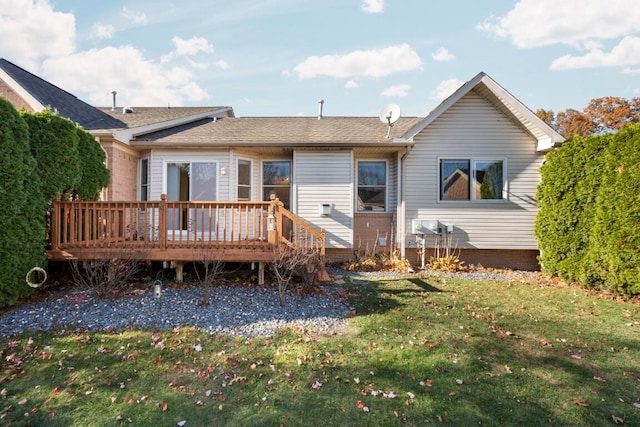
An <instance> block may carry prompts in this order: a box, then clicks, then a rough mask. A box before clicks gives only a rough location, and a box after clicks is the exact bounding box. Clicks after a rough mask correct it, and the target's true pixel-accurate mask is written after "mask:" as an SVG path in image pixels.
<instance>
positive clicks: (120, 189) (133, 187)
mask: <svg viewBox="0 0 640 427" xmlns="http://www.w3.org/2000/svg"><path fill="white" fill-rule="evenodd" d="M105 152H106V153H107V167H108V168H109V170H110V171H111V182H110V183H109V187H108V188H107V191H106V200H109V201H118V200H137V198H138V191H137V186H138V172H137V171H138V159H139V157H138V156H137V155H134V154H131V153H128V152H126V151H124V150H120V149H118V148H117V147H114V146H108V147H106V148H105Z"/></svg>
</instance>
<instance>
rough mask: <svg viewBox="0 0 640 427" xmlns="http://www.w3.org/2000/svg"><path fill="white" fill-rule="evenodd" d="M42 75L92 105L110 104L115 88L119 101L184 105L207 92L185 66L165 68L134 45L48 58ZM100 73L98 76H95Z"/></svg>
mask: <svg viewBox="0 0 640 427" xmlns="http://www.w3.org/2000/svg"><path fill="white" fill-rule="evenodd" d="M43 73H44V77H45V78H46V79H47V80H49V81H51V82H52V83H54V84H56V85H58V86H60V87H62V88H64V89H65V90H67V91H69V92H71V93H74V94H76V95H77V96H78V97H80V98H81V99H83V100H84V101H86V102H88V103H89V104H92V105H109V104H110V101H109V98H108V96H107V95H108V94H110V92H111V91H112V90H116V91H117V92H118V100H119V104H120V105H132V106H136V105H137V106H141V105H144V106H153V105H156V106H157V105H168V104H170V105H175V106H179V105H183V104H184V103H185V101H201V100H203V99H205V98H206V96H207V95H206V92H205V91H204V90H203V89H202V88H200V87H199V86H198V85H197V84H196V83H194V82H193V80H194V78H193V74H192V72H191V71H190V70H188V69H186V68H184V67H173V68H171V69H166V68H164V67H163V66H162V65H161V64H160V63H157V62H154V61H151V60H148V59H146V58H144V56H143V54H142V52H140V51H139V50H138V49H136V48H135V47H133V46H121V47H105V48H103V49H91V50H88V51H84V52H78V53H75V54H72V55H69V56H58V57H55V58H49V59H47V60H45V61H44V62H43ZM96 76H100V78H96Z"/></svg>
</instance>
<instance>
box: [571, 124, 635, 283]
mask: <svg viewBox="0 0 640 427" xmlns="http://www.w3.org/2000/svg"><path fill="white" fill-rule="evenodd" d="M603 163H604V164H603V167H602V174H601V182H602V183H601V185H600V189H599V191H598V199H597V200H598V202H597V204H596V205H597V208H596V212H595V216H594V218H593V226H592V228H591V245H590V250H589V252H588V254H587V257H586V263H587V265H588V268H586V269H584V270H583V272H582V280H583V282H585V283H591V284H594V285H601V286H603V287H604V288H606V289H609V290H611V291H613V292H616V293H623V294H640V126H638V125H634V126H628V127H625V128H623V129H622V130H621V131H620V132H618V134H617V135H616V137H615V138H613V139H612V140H611V144H610V145H609V146H608V149H607V151H606V153H605V156H604V162H603Z"/></svg>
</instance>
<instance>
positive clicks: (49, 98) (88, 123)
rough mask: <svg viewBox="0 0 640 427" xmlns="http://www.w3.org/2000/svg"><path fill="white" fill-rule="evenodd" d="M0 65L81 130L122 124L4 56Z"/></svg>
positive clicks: (35, 95) (113, 127)
mask: <svg viewBox="0 0 640 427" xmlns="http://www.w3.org/2000/svg"><path fill="white" fill-rule="evenodd" d="M0 68H2V70H3V71H4V72H5V73H7V74H8V75H9V76H11V78H12V79H13V80H15V81H16V82H17V83H18V84H19V85H20V86H22V87H23V88H24V89H25V90H26V91H27V92H29V93H30V94H31V96H33V97H34V98H35V99H36V100H38V102H40V104H42V105H44V106H45V107H47V106H48V107H50V108H51V109H53V110H56V111H58V113H59V114H60V115H61V116H62V117H66V118H68V119H69V120H71V121H73V122H75V123H77V124H79V125H80V126H82V127H83V128H84V129H85V130H98V129H118V128H124V127H126V125H125V124H124V123H123V122H122V121H120V120H118V119H116V118H114V117H111V116H109V115H108V114H105V113H104V112H102V111H100V110H99V109H97V108H95V107H93V106H91V105H89V104H87V103H86V102H84V101H81V100H80V99H78V98H77V97H75V96H74V95H72V94H70V93H69V92H67V91H65V90H62V89H60V88H59V87H57V86H55V85H53V84H51V83H49V82H47V81H46V80H43V79H41V78H40V77H38V76H36V75H34V74H31V73H30V72H28V71H26V70H25V69H23V68H20V67H18V66H17V65H15V64H13V63H11V62H9V61H7V60H6V59H3V58H0Z"/></svg>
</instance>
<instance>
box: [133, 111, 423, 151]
mask: <svg viewBox="0 0 640 427" xmlns="http://www.w3.org/2000/svg"><path fill="white" fill-rule="evenodd" d="M420 120H422V119H421V118H419V117H401V118H400V119H399V120H398V121H397V122H395V123H394V125H393V127H392V128H391V139H386V136H387V128H388V127H387V125H386V124H384V123H382V122H381V121H380V119H379V118H377V117H324V118H322V119H321V120H318V119H317V118H316V117H229V118H224V119H218V120H213V119H203V120H199V121H197V122H194V123H190V124H186V125H183V126H177V127H174V128H170V129H165V130H161V131H157V132H153V133H148V134H145V135H139V136H137V137H136V142H143V141H144V142H159V143H172V144H179V145H182V144H189V145H192V144H194V145H197V144H207V143H209V144H210V143H222V144H224V143H234V142H244V143H256V144H268V143H274V144H283V143H294V144H295V143H299V144H301V145H304V144H308V143H331V142H335V143H339V142H349V143H367V142H368V143H371V142H380V143H388V142H390V141H392V140H393V138H397V137H401V136H402V135H403V134H404V133H406V132H407V131H408V130H409V129H410V128H411V127H413V126H414V125H416V124H417V123H419V122H420Z"/></svg>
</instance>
